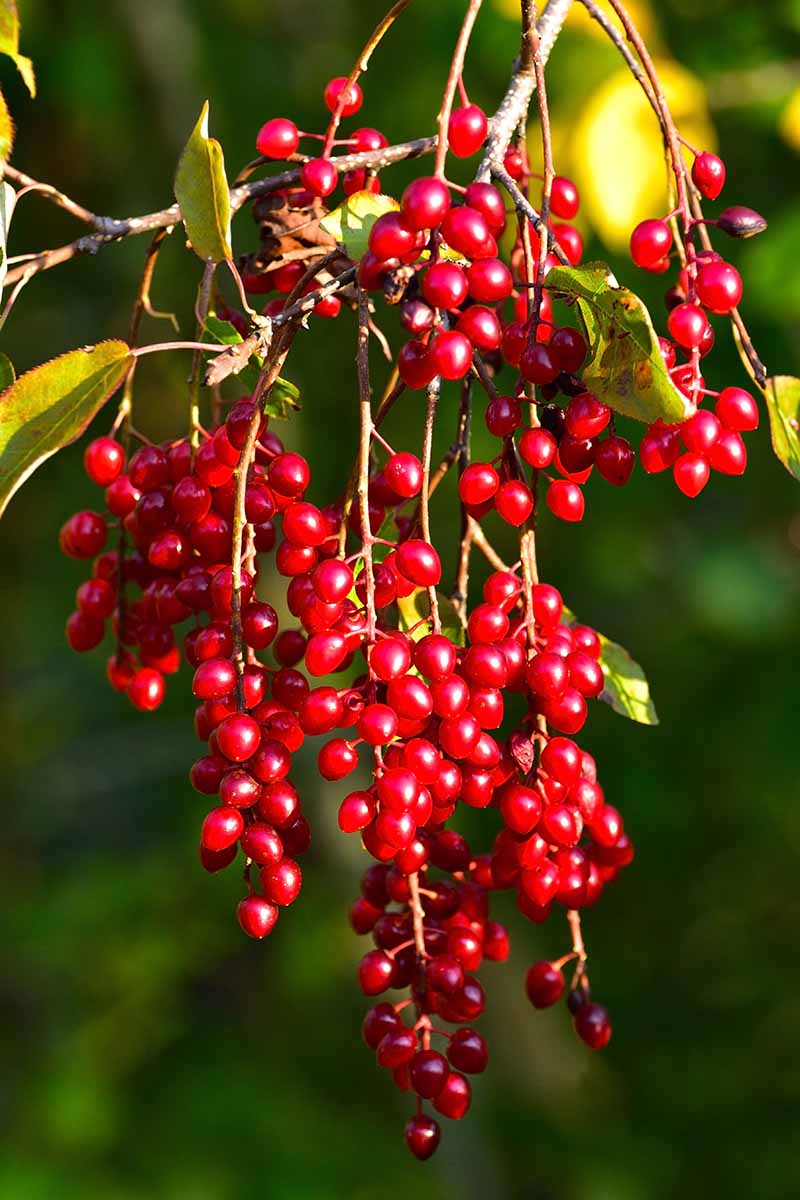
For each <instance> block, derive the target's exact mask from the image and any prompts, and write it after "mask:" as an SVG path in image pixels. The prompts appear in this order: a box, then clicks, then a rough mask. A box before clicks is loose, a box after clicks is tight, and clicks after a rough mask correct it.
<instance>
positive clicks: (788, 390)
mask: <svg viewBox="0 0 800 1200" xmlns="http://www.w3.org/2000/svg"><path fill="white" fill-rule="evenodd" d="M761 390H762V392H763V393H764V398H765V400H766V402H767V412H768V413H769V432H770V437H771V438H772V449H773V450H774V451H775V454H776V455H777V457H778V458H779V459H780V460H781V462H782V463H783V465H784V466H785V467H786V470H787V471H788V472H789V474H790V475H794V477H795V479H800V433H799V431H800V379H796V378H795V377H794V376H793V375H774V376H773V377H772V378H771V379H768V380H767V382H766V384H765V386H764V387H763V388H762V389H761Z"/></svg>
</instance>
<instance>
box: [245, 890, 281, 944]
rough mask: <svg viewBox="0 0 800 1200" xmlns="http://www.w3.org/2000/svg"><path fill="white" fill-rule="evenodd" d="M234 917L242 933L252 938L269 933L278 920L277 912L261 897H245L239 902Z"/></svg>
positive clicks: (261, 936) (272, 905)
mask: <svg viewBox="0 0 800 1200" xmlns="http://www.w3.org/2000/svg"><path fill="white" fill-rule="evenodd" d="M236 916H237V918H238V920H239V924H240V925H241V927H242V929H243V930H244V932H245V933H246V934H247V935H248V936H249V937H252V938H263V937H266V936H267V934H268V933H271V932H272V930H273V928H274V926H275V922H276V921H277V919H278V910H277V908H276V907H275V905H274V904H270V902H269V900H266V899H265V898H264V897H263V896H245V898H244V900H240V901H239V906H238V908H237V909H236Z"/></svg>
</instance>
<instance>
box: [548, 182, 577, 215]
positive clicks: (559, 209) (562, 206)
mask: <svg viewBox="0 0 800 1200" xmlns="http://www.w3.org/2000/svg"><path fill="white" fill-rule="evenodd" d="M579 204H580V198H579V196H578V189H577V188H576V186H575V184H574V183H573V182H572V180H571V179H567V178H565V176H563V175H556V176H555V178H554V179H553V182H552V185H551V189H550V208H551V210H552V212H553V215H554V216H556V217H560V218H561V219H562V221H571V220H572V218H573V217H574V216H575V215H576V213H577V211H578V206H579Z"/></svg>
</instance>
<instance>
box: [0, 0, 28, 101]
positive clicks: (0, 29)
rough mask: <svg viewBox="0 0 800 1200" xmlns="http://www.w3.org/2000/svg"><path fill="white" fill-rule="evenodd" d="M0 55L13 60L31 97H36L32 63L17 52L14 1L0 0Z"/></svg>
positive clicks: (16, 23)
mask: <svg viewBox="0 0 800 1200" xmlns="http://www.w3.org/2000/svg"><path fill="white" fill-rule="evenodd" d="M0 53H2V54H7V55H8V56H9V58H13V60H14V62H15V63H16V65H17V70H18V71H19V73H20V75H21V76H22V78H23V80H24V81H25V86H26V87H27V89H28V91H29V92H30V94H31V95H32V96H35V95H36V76H35V74H34V70H33V63H32V62H31V60H30V59H29V58H26V57H25V55H24V54H20V52H19V14H18V12H17V3H16V0H0Z"/></svg>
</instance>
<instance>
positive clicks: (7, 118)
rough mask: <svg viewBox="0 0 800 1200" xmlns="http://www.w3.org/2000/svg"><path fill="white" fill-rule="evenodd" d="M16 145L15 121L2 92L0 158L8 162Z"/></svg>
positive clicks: (0, 102) (0, 96)
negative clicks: (12, 148)
mask: <svg viewBox="0 0 800 1200" xmlns="http://www.w3.org/2000/svg"><path fill="white" fill-rule="evenodd" d="M13 145H14V122H13V121H12V120H11V113H10V112H9V111H8V105H7V104H6V100H5V96H4V95H3V93H2V92H0V160H2V162H8V160H9V158H10V157H11V147H12V146H13Z"/></svg>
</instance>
